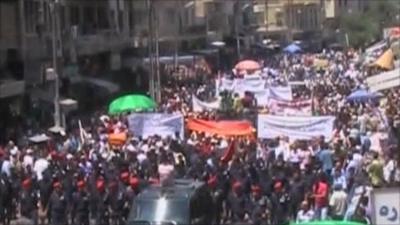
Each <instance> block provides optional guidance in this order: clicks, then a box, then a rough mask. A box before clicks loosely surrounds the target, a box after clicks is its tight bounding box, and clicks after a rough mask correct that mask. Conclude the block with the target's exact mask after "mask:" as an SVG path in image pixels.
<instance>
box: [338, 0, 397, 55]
mask: <svg viewBox="0 0 400 225" xmlns="http://www.w3.org/2000/svg"><path fill="white" fill-rule="evenodd" d="M399 7H400V1H397V0H375V1H369V5H368V7H367V8H366V10H365V11H364V12H359V13H351V14H347V15H345V16H342V17H341V18H340V29H341V30H342V32H343V33H347V34H348V37H349V42H350V45H351V46H353V47H362V46H366V45H368V44H369V43H371V42H373V41H375V40H377V39H379V38H380V35H381V34H382V29H383V28H384V27H389V26H393V25H395V24H396V23H398V21H396V15H398V14H399V12H400V11H399Z"/></svg>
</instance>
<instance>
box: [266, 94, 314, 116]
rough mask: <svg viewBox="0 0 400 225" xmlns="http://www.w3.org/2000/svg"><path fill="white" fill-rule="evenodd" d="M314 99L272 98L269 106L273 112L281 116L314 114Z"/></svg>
mask: <svg viewBox="0 0 400 225" xmlns="http://www.w3.org/2000/svg"><path fill="white" fill-rule="evenodd" d="M311 105H312V101H311V99H310V100H299V101H284V100H278V99H274V98H270V99H269V102H268V107H269V110H270V112H271V114H274V115H279V116H312V109H311V108H312V107H311Z"/></svg>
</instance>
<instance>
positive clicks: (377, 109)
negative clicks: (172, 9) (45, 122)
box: [0, 50, 400, 225]
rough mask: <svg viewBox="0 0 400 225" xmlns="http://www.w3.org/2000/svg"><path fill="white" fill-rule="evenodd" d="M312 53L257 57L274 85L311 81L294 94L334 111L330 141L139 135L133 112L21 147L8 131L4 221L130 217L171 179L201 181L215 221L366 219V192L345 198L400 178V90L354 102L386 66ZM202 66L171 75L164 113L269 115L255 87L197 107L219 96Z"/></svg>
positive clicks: (0, 162) (0, 204) (2, 156)
mask: <svg viewBox="0 0 400 225" xmlns="http://www.w3.org/2000/svg"><path fill="white" fill-rule="evenodd" d="M310 57H311V55H308V54H298V55H290V56H287V55H277V56H275V57H273V58H270V59H268V60H265V61H260V63H262V64H263V66H264V70H263V75H265V76H264V77H265V79H267V80H268V83H269V84H276V85H278V84H279V85H284V84H287V83H289V82H291V81H307V82H305V85H302V86H299V87H296V88H293V97H294V98H295V99H307V98H311V97H312V98H313V102H314V103H313V113H314V115H334V116H335V117H336V121H335V131H334V132H335V133H334V137H333V138H332V139H330V140H327V139H326V138H325V137H324V136H316V137H315V138H314V139H312V140H306V141H304V140H290V138H288V137H286V136H279V137H276V138H275V139H269V140H261V139H257V138H255V137H248V136H247V137H223V136H218V135H213V134H208V133H199V132H190V131H186V132H185V137H186V138H184V139H183V140H182V139H180V138H179V136H180V135H179V134H176V136H173V137H168V138H161V137H159V136H157V135H154V136H151V137H140V136H137V135H135V134H133V133H130V132H129V131H128V126H129V125H128V123H127V119H126V116H127V115H118V116H109V115H105V113H100V112H99V113H96V114H93V117H92V119H91V120H90V121H88V122H87V123H85V124H83V128H82V129H78V127H77V126H75V127H74V128H72V129H69V130H67V132H65V133H64V132H60V133H57V134H52V133H49V134H47V135H48V136H49V137H50V140H48V141H45V142H42V143H28V144H26V145H23V146H21V145H16V144H15V140H10V141H9V143H8V144H7V145H6V146H3V147H2V149H1V150H0V167H1V177H0V181H1V182H0V219H1V223H3V224H7V225H8V224H10V223H13V222H15V221H17V220H19V221H24V222H22V223H23V224H28V223H31V224H35V225H36V224H52V225H66V224H77V225H89V224H96V225H108V224H110V225H121V224H125V222H126V219H127V217H128V214H129V210H130V207H131V204H132V201H133V200H134V198H135V197H136V196H137V195H138V194H139V193H140V192H141V191H142V190H143V189H145V188H146V187H147V186H149V185H158V184H160V183H162V181H163V179H165V177H169V176H173V177H174V178H190V179H196V180H201V181H204V182H205V184H206V185H207V186H208V187H209V189H210V191H211V193H212V196H213V202H212V203H210V205H213V211H214V218H215V219H214V222H213V224H215V225H218V224H239V223H241V224H251V225H271V224H273V225H283V224H286V223H288V222H289V221H295V222H298V223H301V222H306V221H313V220H321V219H327V218H332V219H339V220H340V219H348V220H353V221H359V222H364V223H366V224H371V208H370V206H371V203H370V199H369V198H368V195H367V194H366V193H365V194H363V195H362V198H361V201H359V203H358V205H357V206H356V210H354V212H352V213H351V215H350V216H348V215H347V213H346V212H347V209H348V208H349V204H350V201H349V197H350V195H351V193H352V192H353V190H354V189H355V188H356V187H359V186H368V187H373V188H380V187H386V186H392V185H399V184H400V161H399V160H400V157H399V153H398V152H399V137H400V89H398V88H397V89H389V90H386V91H384V93H383V94H384V98H383V100H382V101H380V102H351V103H350V102H347V101H346V96H347V95H348V94H350V93H351V91H352V90H354V89H356V88H366V84H365V78H366V77H367V76H371V75H372V73H377V72H379V70H378V71H376V70H371V69H370V68H369V67H365V66H363V65H362V63H359V61H360V54H359V53H358V52H356V51H352V50H349V51H332V50H327V51H324V52H322V53H320V54H318V55H314V56H313V57H317V58H319V59H323V60H327V61H328V64H327V65H326V66H325V67H324V68H316V67H314V66H313V65H312V63H309V62H308V61H309V60H310ZM202 71H203V72H201V73H199V74H196V75H193V76H190V77H183V78H182V77H179V76H172V77H170V78H169V79H168V81H167V82H165V84H163V88H162V101H161V102H159V107H158V108H159V109H158V110H159V111H160V112H168V113H172V112H180V113H182V114H183V115H184V116H185V117H186V118H190V117H195V118H202V119H209V120H220V119H225V118H230V119H232V118H235V119H240V118H245V117H241V116H245V115H246V114H249V113H250V114H251V112H256V113H268V108H258V107H257V104H256V103H255V101H253V100H254V99H253V98H254V96H252V95H251V90H249V91H250V92H249V94H248V95H246V96H245V97H240V96H238V95H236V94H235V93H231V95H230V96H228V98H231V100H232V101H233V104H231V105H230V106H229V107H230V108H229V107H228V109H225V110H216V111H211V112H210V111H208V112H201V113H199V112H193V111H192V110H191V102H192V101H191V96H192V95H195V96H198V97H199V98H201V99H202V100H204V101H208V100H211V99H213V98H214V97H215V92H216V90H215V79H218V76H217V75H215V76H214V75H213V74H208V72H205V71H206V70H202ZM224 76H226V77H230V76H232V74H231V73H227V74H224ZM224 100H226V99H225V98H224ZM229 111H232V112H235V113H234V115H233V114H231V113H229ZM381 112H382V113H381ZM232 115H233V116H232ZM82 130H84V131H85V132H84V133H85V135H84V138H82V136H83V135H82ZM124 131H126V132H127V133H128V134H129V135H128V138H127V141H126V142H125V143H124V144H122V145H119V146H115V145H110V143H109V142H108V135H109V134H111V133H121V132H124ZM233 139H234V140H235V143H236V145H235V154H234V155H233V157H232V158H231V159H229V160H221V154H219V153H220V152H223V151H224V150H225V149H226V148H228V146H229V145H230V142H231V141H232V140H233ZM345 217H346V218H345Z"/></svg>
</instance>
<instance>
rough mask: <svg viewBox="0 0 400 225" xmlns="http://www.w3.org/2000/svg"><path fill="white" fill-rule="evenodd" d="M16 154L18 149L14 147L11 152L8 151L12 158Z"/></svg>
mask: <svg viewBox="0 0 400 225" xmlns="http://www.w3.org/2000/svg"><path fill="white" fill-rule="evenodd" d="M17 153H18V149H17V148H16V147H14V148H12V149H11V151H10V154H11V155H12V156H15V155H17Z"/></svg>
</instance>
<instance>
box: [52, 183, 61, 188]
mask: <svg viewBox="0 0 400 225" xmlns="http://www.w3.org/2000/svg"><path fill="white" fill-rule="evenodd" d="M53 188H61V183H60V182H55V183H54V184H53Z"/></svg>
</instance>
